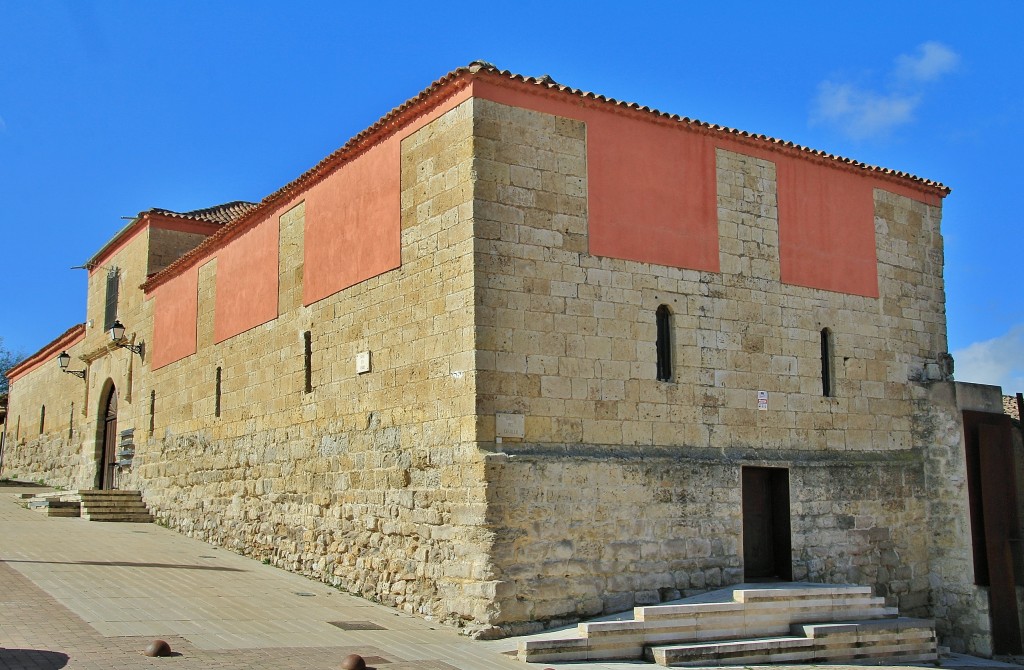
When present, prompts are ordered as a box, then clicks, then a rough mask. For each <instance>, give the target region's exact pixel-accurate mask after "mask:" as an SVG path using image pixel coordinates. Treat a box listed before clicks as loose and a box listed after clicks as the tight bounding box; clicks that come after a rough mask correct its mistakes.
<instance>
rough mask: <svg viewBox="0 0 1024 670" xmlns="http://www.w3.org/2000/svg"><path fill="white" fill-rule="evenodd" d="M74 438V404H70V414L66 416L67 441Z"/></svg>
mask: <svg viewBox="0 0 1024 670" xmlns="http://www.w3.org/2000/svg"><path fill="white" fill-rule="evenodd" d="M74 437H75V403H71V413H70V414H69V415H68V439H69V440H71V439H73V438H74Z"/></svg>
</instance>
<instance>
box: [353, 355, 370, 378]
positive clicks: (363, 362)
mask: <svg viewBox="0 0 1024 670" xmlns="http://www.w3.org/2000/svg"><path fill="white" fill-rule="evenodd" d="M369 371H370V352H369V351H360V352H359V353H358V354H356V374H357V375H361V374H364V373H367V372H369Z"/></svg>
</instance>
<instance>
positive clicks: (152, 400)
mask: <svg viewBox="0 0 1024 670" xmlns="http://www.w3.org/2000/svg"><path fill="white" fill-rule="evenodd" d="M155 426H156V391H150V392H149V434H150V435H152V434H153V430H154V427H155Z"/></svg>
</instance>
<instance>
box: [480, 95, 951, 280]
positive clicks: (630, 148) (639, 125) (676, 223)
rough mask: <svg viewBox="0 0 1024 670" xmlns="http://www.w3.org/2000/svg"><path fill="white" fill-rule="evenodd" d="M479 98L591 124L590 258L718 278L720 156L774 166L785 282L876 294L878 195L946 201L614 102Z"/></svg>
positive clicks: (936, 202)
mask: <svg viewBox="0 0 1024 670" xmlns="http://www.w3.org/2000/svg"><path fill="white" fill-rule="evenodd" d="M473 94H474V95H475V96H477V97H481V98H485V99H488V100H492V101H494V102H499V103H502V104H506V105H510V106H515V107H521V108H526V109H532V110H534V111H538V112H543V113H547V114H554V115H557V116H562V117H567V118H572V119H577V120H581V121H583V122H584V123H586V124H587V172H588V183H589V191H590V193H589V203H588V204H589V216H588V224H589V243H590V252H591V253H592V254H594V255H598V256H608V257H611V258H622V259H627V260H636V261H642V262H648V263H657V264H661V265H668V266H672V267H679V268H687V269H694V270H709V271H715V272H717V271H718V269H719V258H718V220H717V219H718V217H717V183H716V182H717V178H716V174H715V149H716V148H722V149H726V150H728V151H733V152H736V153H741V154H746V155H749V156H754V157H757V158H763V159H765V160H768V161H771V162H773V163H775V164H776V167H777V179H778V199H779V203H778V204H779V238H780V239H779V254H780V275H781V279H782V281H783V282H784V283H787V284H793V285H798V286H806V287H810V288H818V289H824V290H828V291H835V292H841V293H848V294H853V295H863V296H870V297H877V296H878V270H877V251H876V246H875V227H874V193H873V189H875V188H878V189H881V190H885V191H889V192H891V193H896V194H898V195H902V196H905V197H908V198H912V199H914V200H918V201H920V202H924V203H926V204H928V205H932V206H939V205H941V202H942V197H941V196H940V195H939V194H936V193H931V192H924V191H922V190H919V189H915V188H912V187H910V186H904V185H902V184H900V183H898V182H897V181H895V180H894V179H892V178H883V177H881V176H878V175H875V174H872V173H868V172H860V171H857V172H854V171H852V170H849V169H845V167H844V166H842V165H834V164H832V160H833V159H830V158H824V159H822V158H818V157H815V156H810V155H808V156H804V155H799V156H797V155H790V154H789V153H787V152H785V151H780V150H777V149H775V150H773V148H772V147H770V146H768V145H767V144H766V143H764V142H761V141H759V140H757V139H747V138H744V139H740V138H735V137H730V136H729V135H727V134H726V131H710V132H704V131H694V130H691V129H689V128H687V127H685V126H683V125H681V124H678V123H677V122H674V121H669V120H665V119H660V118H653V117H652V118H643V117H642V116H641V115H644V114H645V113H644V112H636V111H632V110H622V109H620V108H618V107H609V106H608V104H607V103H604V102H601V101H593V100H589V99H582V98H568V99H567V98H565V97H563V96H560V95H557V94H549V93H544V92H541V93H539V94H538V92H537V91H536V89H530V88H525V87H519V86H516V85H514V84H513V85H509V84H508V83H507V82H504V81H498V82H496V81H493V80H492V81H486V80H485V81H480V80H477V81H474V83H473Z"/></svg>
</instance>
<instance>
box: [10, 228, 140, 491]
mask: <svg viewBox="0 0 1024 670" xmlns="http://www.w3.org/2000/svg"><path fill="white" fill-rule="evenodd" d="M148 249H149V231H148V229H145V228H143V229H140V230H139V231H138V232H137V233H136V234H135V235H134V236H133V237H131V238H129V239H127V240H126V241H125V242H124V243H122V244H121V245H120V246H119V247H118V248H117V249H116V250H114V252H113V253H112V254H111V256H109V257H108V258H106V259H105V261H104V266H103V267H99V268H97V269H96V270H94V271H93V272H91V273H90V275H89V278H88V284H87V305H86V318H87V321H86V323H85V332H84V337H83V338H80V340H78V341H76V342H75V343H74V344H73V345H68V346H66V347H59V348H58V349H56V350H54V351H53V352H52V355H50V356H48V357H47V359H46V360H41V361H40V362H39V364H38V365H37V366H35V367H34V368H33V369H32V370H31V371H29V372H27V373H26V374H24V375H22V376H20V377H18V378H16V379H15V380H14V381H13V383H12V384H11V398H10V416H11V420H10V421H8V438H7V439H8V441H7V443H6V445H5V449H4V463H3V476H7V477H16V478H21V479H31V480H37V481H42V482H43V483H45V484H46V485H48V486H54V487H61V488H64V489H80V488H81V489H84V488H94V487H96V486H98V484H99V475H98V469H97V468H98V463H99V461H100V459H101V453H100V450H101V442H102V440H101V439H100V436H101V426H100V424H99V422H98V417H99V415H100V413H101V412H103V411H104V410H105V403H106V398H107V394H108V393H109V390H110V388H111V387H113V388H116V390H117V394H118V430H122V429H124V428H131V427H133V426H135V425H137V424H138V423H139V420H138V418H137V416H138V415H139V414H141V413H143V412H144V411H145V409H146V408H145V403H144V402H141V401H140V399H139V398H138V393H137V388H138V387H139V386H140V385H141V384H142V378H143V377H144V375H145V370H146V368H147V362H146V361H147V359H146V357H145V352H143V355H142V356H139V355H137V354H133V353H131V352H129V351H128V350H127V349H122V348H117V347H115V346H114V345H113V344H112V343H111V341H110V337H109V335H108V334H107V333H106V332H105V331H104V330H103V326H104V323H103V318H104V309H105V305H106V290H107V283H106V278H107V272H108V269H109V268H110V267H116V268H118V271H119V277H120V279H119V281H120V286H119V291H118V308H117V316H118V318H119V319H120V320H121V321H122V323H123V324H124V325H125V326H126V336H125V337H126V339H127V340H129V341H130V342H133V343H135V344H139V343H145V342H146V340H147V338H148V333H149V332H150V331H151V325H150V323H149V318H148V315H147V314H146V312H145V311H144V309H143V301H142V293H141V291H139V290H138V285H139V283H140V282H141V281H143V280H144V279H145V277H146V268H147V263H148ZM62 348H66V349H67V352H68V354H69V355H70V356H71V363H70V365H69V366H68V368H69V369H70V370H84V371H85V372H86V378H85V380H84V381H83V380H81V379H79V378H77V377H75V376H72V375H70V374H66V373H63V372H61V371H60V368H59V367H58V365H57V361H56V356H57V355H58V354H59V353H60V349H62ZM72 404H74V414H73V417H74V419H73V421H72V411H71V405H72ZM43 405H45V406H46V415H47V420H46V422H45V430H44V432H43V434H39V430H38V429H39V415H40V410H41V408H42V406H43ZM19 419H20V421H21V427H20V431H19V429H18V421H19ZM69 427H70V428H71V430H69ZM12 431H13V432H12ZM19 432H20V438H18V437H17V436H18V435H19ZM12 436H14V437H15V438H16V439H13V440H12V439H11V437H12ZM130 477H131V475H130V473H128V474H127V475H126V477H125V481H126V482H127V481H128V480H129V479H130Z"/></svg>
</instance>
